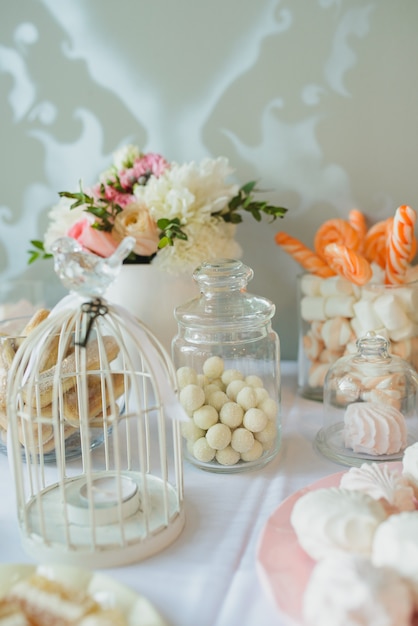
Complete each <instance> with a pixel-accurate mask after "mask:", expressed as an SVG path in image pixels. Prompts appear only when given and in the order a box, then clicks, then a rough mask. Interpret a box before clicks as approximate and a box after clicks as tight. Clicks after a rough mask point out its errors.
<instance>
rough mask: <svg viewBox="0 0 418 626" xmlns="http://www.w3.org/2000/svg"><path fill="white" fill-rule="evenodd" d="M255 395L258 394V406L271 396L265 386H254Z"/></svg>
mask: <svg viewBox="0 0 418 626" xmlns="http://www.w3.org/2000/svg"><path fill="white" fill-rule="evenodd" d="M254 391H255V395H256V396H257V406H258V407H260V404H261V403H262V402H264V400H267V399H268V398H270V396H269V392H268V391H267V389H266V388H265V387H255V388H254Z"/></svg>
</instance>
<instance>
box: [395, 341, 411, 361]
mask: <svg viewBox="0 0 418 626" xmlns="http://www.w3.org/2000/svg"><path fill="white" fill-rule="evenodd" d="M390 351H391V353H392V354H394V355H395V356H399V357H400V358H401V359H404V360H406V361H408V360H409V358H410V356H411V353H412V341H411V339H403V340H402V341H392V342H391V344H390Z"/></svg>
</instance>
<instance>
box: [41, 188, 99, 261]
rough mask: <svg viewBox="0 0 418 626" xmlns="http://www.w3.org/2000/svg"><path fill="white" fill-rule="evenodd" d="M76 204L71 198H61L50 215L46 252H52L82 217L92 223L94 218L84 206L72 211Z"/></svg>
mask: <svg viewBox="0 0 418 626" xmlns="http://www.w3.org/2000/svg"><path fill="white" fill-rule="evenodd" d="M73 203H74V200H73V199H71V198H65V197H63V198H60V200H59V202H58V203H57V204H55V205H54V206H53V207H52V209H51V210H50V212H49V213H48V217H49V220H50V222H49V225H48V228H47V230H46V233H45V235H44V247H45V251H46V252H51V246H52V244H53V243H54V241H56V240H57V239H59V238H60V237H65V236H66V235H67V233H68V231H69V229H70V228H71V226H72V225H73V224H75V222H77V221H78V220H79V219H80V218H81V217H85V218H87V219H90V221H91V222H93V221H94V218H93V216H92V215H90V214H89V213H86V212H85V211H84V208H85V207H83V206H79V207H76V208H75V209H70V206H71V205H72V204H73Z"/></svg>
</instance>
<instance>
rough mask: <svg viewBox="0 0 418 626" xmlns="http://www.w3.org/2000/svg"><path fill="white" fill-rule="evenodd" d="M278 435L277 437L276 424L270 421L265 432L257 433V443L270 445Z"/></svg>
mask: <svg viewBox="0 0 418 626" xmlns="http://www.w3.org/2000/svg"><path fill="white" fill-rule="evenodd" d="M276 435H277V426H276V422H274V421H273V420H268V421H267V424H266V427H265V428H263V430H260V431H259V432H256V433H255V438H256V439H257V441H260V443H269V442H270V441H273V440H274V439H275V438H276Z"/></svg>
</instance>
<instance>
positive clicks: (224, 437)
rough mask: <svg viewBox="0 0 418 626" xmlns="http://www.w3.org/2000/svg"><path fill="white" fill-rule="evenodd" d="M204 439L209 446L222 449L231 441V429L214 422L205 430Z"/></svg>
mask: <svg viewBox="0 0 418 626" xmlns="http://www.w3.org/2000/svg"><path fill="white" fill-rule="evenodd" d="M206 439H207V442H208V444H209V445H210V447H211V448H214V449H215V450H223V449H224V448H226V446H228V445H229V444H230V443H231V429H230V428H228V426H226V425H225V424H215V425H214V426H211V427H210V428H209V430H208V431H207V433H206Z"/></svg>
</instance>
